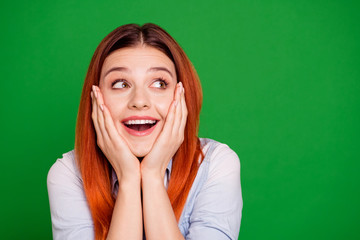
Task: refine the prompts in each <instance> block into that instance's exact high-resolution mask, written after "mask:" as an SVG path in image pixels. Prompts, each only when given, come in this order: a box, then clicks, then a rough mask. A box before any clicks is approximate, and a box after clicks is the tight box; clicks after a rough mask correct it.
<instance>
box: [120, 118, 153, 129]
mask: <svg viewBox="0 0 360 240" xmlns="http://www.w3.org/2000/svg"><path fill="white" fill-rule="evenodd" d="M157 123H158V121H157V120H129V121H126V122H123V124H124V125H125V127H127V128H129V129H132V130H134V131H138V132H142V131H146V130H149V129H150V128H152V127H154V126H155V125H156V124H157Z"/></svg>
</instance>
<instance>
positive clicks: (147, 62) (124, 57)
mask: <svg viewBox="0 0 360 240" xmlns="http://www.w3.org/2000/svg"><path fill="white" fill-rule="evenodd" d="M113 67H125V68H128V69H130V70H133V71H139V70H147V69H149V68H152V67H166V68H168V69H169V70H170V71H172V72H173V73H174V74H175V65H174V63H173V62H172V61H171V59H170V58H168V56H166V55H165V54H164V53H163V52H161V51H160V50H158V49H156V48H153V47H149V46H137V47H127V48H121V49H118V50H115V51H114V52H112V53H111V54H110V55H109V56H107V57H106V59H105V61H104V64H103V67H102V70H101V72H102V74H103V73H104V72H106V71H107V70H108V69H111V68H113Z"/></svg>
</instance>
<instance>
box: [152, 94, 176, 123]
mask: <svg viewBox="0 0 360 240" xmlns="http://www.w3.org/2000/svg"><path fill="white" fill-rule="evenodd" d="M172 102H173V96H172V95H171V96H168V97H164V98H162V99H161V100H160V99H159V101H157V103H156V108H157V110H158V112H159V113H160V115H161V116H162V117H163V118H165V117H166V116H167V114H168V112H169V108H170V105H171V103H172Z"/></svg>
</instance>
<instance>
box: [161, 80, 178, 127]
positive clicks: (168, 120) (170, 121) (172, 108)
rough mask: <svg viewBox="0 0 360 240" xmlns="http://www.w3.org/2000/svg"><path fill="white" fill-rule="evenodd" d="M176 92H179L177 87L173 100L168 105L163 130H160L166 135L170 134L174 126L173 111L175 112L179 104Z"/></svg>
mask: <svg viewBox="0 0 360 240" xmlns="http://www.w3.org/2000/svg"><path fill="white" fill-rule="evenodd" d="M178 91H179V85H177V87H176V91H175V99H174V101H173V102H172V103H171V105H170V108H169V112H168V114H167V116H166V120H165V124H164V127H163V130H162V131H163V132H165V133H168V134H171V132H172V127H173V125H174V119H175V111H176V108H177V105H178V103H179V101H178V96H177V95H178Z"/></svg>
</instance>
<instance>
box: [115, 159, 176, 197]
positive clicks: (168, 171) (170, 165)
mask: <svg viewBox="0 0 360 240" xmlns="http://www.w3.org/2000/svg"><path fill="white" fill-rule="evenodd" d="M171 169H172V159H170V161H169V164H168V165H167V167H166V171H167V174H168V175H167V176H168V179H170V176H171ZM111 170H112V171H111V189H112V192H115V191H117V189H116V188H117V186H116V184H117V183H118V179H117V176H116V172H115V170H114V169H113V168H111ZM165 176H166V174H165Z"/></svg>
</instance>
